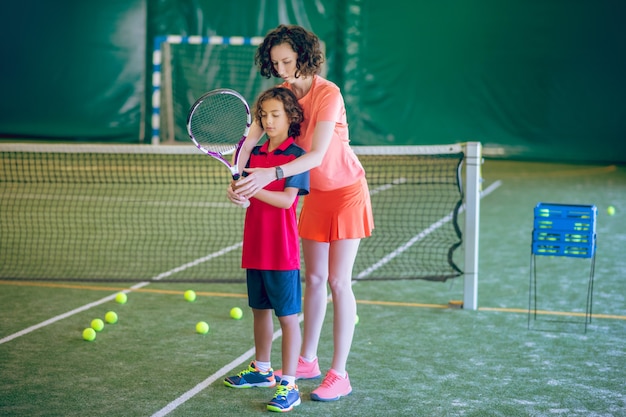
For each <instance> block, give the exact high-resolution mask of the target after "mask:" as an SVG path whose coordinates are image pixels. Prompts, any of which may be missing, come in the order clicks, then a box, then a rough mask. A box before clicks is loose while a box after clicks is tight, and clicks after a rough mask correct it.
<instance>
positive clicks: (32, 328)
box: [0, 242, 242, 345]
mask: <svg viewBox="0 0 626 417" xmlns="http://www.w3.org/2000/svg"><path fill="white" fill-rule="evenodd" d="M241 245H242V242H239V243H236V244H234V245H232V246H229V247H227V248H224V249H221V250H219V251H217V252H214V253H211V254H209V255H207V256H205V257H202V258H198V259H196V260H194V261H192V262H189V263H186V264H183V265H181V266H178V267H176V268H173V269H171V270H169V271H167V272H163V273H161V274H159V275H157V276H155V277H154V278H152V281H158V280H160V279H163V278H166V277H169V276H170V275H173V274H175V273H177V272H180V271H183V270H185V269H187V268H192V267H194V266H196V265H199V264H201V263H203V262H206V261H208V260H211V259H213V258H216V257H218V256H221V255H223V254H225V253H227V252H230V251H232V250H235V249H237V248H239V247H240V246H241ZM147 285H150V282H140V283H138V284H135V285H133V286H132V287H130V289H128V290H124V291H122V292H125V293H128V292H131V291H132V290H136V289H139V288H143V287H145V286H147ZM116 295H117V292H116V293H115V294H111V295H109V296H107V297H104V298H101V299H100V300H98V301H94V302H92V303H89V304H85V305H84V306H81V307H78V308H76V309H74V310H71V311H68V312H67V313H63V314H60V315H58V316H55V317H52V318H50V319H48V320H46V321H42V322H41V323H39V324H35V325H34V326H30V327H28V328H26V329H24V330H20V331H19V332H17V333H13V334H11V335H9V336H6V337H3V338H2V339H0V345H1V344H3V343H6V342H9V341H11V340H13V339H15V338H18V337H20V336H24V335H26V334H28V333H31V332H34V331H35V330H37V329H41V328H42V327H45V326H47V325H49V324H52V323H54V322H57V321H59V320H63V319H65V318H68V317H71V316H73V315H74V314H78V313H80V312H82V311H86V310H89V309H90V308H92V307H96V306H99V305H100V304H104V303H106V302H107V301H111V300H113V299H115V296H116Z"/></svg>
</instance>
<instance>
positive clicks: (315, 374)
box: [274, 356, 322, 381]
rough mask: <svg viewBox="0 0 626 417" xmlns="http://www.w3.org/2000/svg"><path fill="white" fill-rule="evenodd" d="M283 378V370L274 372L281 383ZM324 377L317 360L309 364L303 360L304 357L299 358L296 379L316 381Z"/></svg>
mask: <svg viewBox="0 0 626 417" xmlns="http://www.w3.org/2000/svg"><path fill="white" fill-rule="evenodd" d="M282 376H283V370H282V369H279V370H277V371H274V378H276V380H277V381H280V378H282ZM320 376H322V373H321V372H320V366H319V364H318V363H317V358H315V360H314V361H313V362H307V361H305V360H304V359H302V356H299V357H298V368H297V369H296V379H315V378H319V377H320Z"/></svg>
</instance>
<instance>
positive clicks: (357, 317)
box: [354, 314, 359, 326]
mask: <svg viewBox="0 0 626 417" xmlns="http://www.w3.org/2000/svg"><path fill="white" fill-rule="evenodd" d="M357 324H359V315H358V314H357V315H356V317H355V318H354V325H355V326H356V325H357Z"/></svg>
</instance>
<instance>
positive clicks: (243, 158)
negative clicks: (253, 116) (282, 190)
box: [232, 121, 263, 172]
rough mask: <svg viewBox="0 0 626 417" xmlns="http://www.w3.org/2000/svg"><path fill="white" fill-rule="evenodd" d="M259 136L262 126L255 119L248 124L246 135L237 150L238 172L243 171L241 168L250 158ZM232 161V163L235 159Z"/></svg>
mask: <svg viewBox="0 0 626 417" xmlns="http://www.w3.org/2000/svg"><path fill="white" fill-rule="evenodd" d="M261 136H263V128H262V127H261V126H259V125H258V124H257V122H256V121H253V122H252V124H251V125H250V130H249V131H248V137H247V138H246V140H245V141H244V142H243V145H241V149H240V150H239V164H238V165H239V169H238V170H237V171H238V172H243V169H244V168H245V167H246V164H247V163H248V159H249V158H250V154H251V153H252V150H253V149H254V147H255V146H256V145H257V143H259V140H260V139H261ZM232 162H233V163H234V162H235V161H232Z"/></svg>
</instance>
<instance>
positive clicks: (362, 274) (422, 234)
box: [355, 180, 502, 280]
mask: <svg viewBox="0 0 626 417" xmlns="http://www.w3.org/2000/svg"><path fill="white" fill-rule="evenodd" d="M500 185H502V181H500V180H498V181H496V182H494V183H493V184H491V185H490V186H489V187H487V188H486V189H485V190H483V191H481V193H480V198H483V197H486V196H488V195H489V194H491V193H492V192H493V191H494V190H495V189H496V188H498V187H499V186H500ZM464 211H465V204H463V205H462V206H461V208H460V210H459V213H463V212H464ZM453 215H454V213H453V212H451V213H449V214H448V215H446V216H444V217H442V218H441V219H439V220H437V221H436V222H435V223H433V224H432V225H430V227H428V228H426V229H424V230H422V231H421V232H420V233H418V234H417V235H415V236H413V237H412V238H411V239H409V240H408V241H407V242H406V243H405V244H403V245H402V246H400V247H398V248H397V249H396V250H394V251H393V252H390V253H388V254H387V255H385V256H384V257H382V258H381V259H380V260H379V261H378V262H376V263H375V264H373V265H371V266H370V267H369V268H366V269H365V270H363V271H361V272H360V273H359V274H358V275H357V276H356V277H355V280H358V279H361V278H365V277H366V276H368V275H369V274H371V273H372V272H374V271H376V270H377V269H378V268H380V267H382V266H384V265H386V264H387V263H389V261H391V260H392V259H393V258H395V257H397V256H398V255H401V254H402V253H403V252H405V251H406V250H407V249H409V248H410V247H411V246H413V245H414V244H416V243H417V242H419V241H420V240H422V239H423V238H425V237H426V236H428V235H429V234H431V233H432V232H434V231H435V230H437V229H439V228H440V227H441V226H443V225H444V224H446V223H447V222H449V221H450V220H452V217H453Z"/></svg>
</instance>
